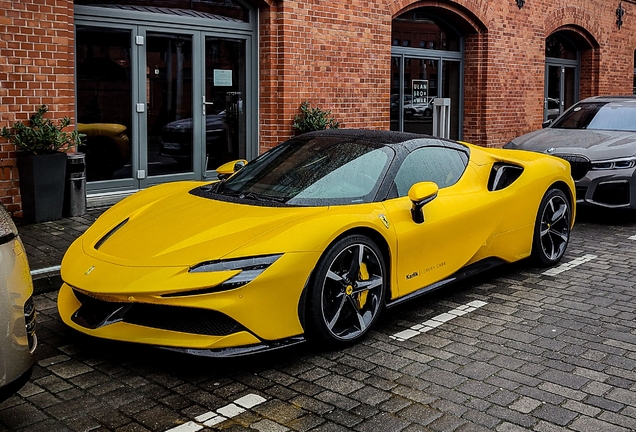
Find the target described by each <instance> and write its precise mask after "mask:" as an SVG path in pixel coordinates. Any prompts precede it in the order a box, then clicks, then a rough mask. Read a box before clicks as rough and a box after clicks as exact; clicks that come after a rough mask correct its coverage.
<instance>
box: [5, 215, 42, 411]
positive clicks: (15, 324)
mask: <svg viewBox="0 0 636 432" xmlns="http://www.w3.org/2000/svg"><path fill="white" fill-rule="evenodd" d="M0 281H2V282H1V285H0V402H1V401H3V400H5V399H6V398H8V397H9V396H11V395H12V394H13V393H15V392H16V391H18V390H19V389H20V388H21V387H22V386H23V385H24V384H25V383H26V382H27V381H28V379H29V377H30V376H31V370H32V367H33V364H34V352H35V348H36V345H37V338H36V336H35V306H34V304H33V282H32V281H31V274H30V271H29V263H28V261H27V257H26V253H25V251H24V246H23V245H22V241H21V240H20V238H19V237H18V230H17V228H16V226H15V224H14V223H13V220H12V219H11V216H10V215H9V213H8V212H7V211H6V209H5V208H4V206H3V205H1V204H0Z"/></svg>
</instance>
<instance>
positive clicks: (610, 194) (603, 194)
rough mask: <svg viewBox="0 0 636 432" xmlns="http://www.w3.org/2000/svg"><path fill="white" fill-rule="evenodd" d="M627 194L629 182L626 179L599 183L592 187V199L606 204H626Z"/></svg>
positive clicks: (627, 202)
mask: <svg viewBox="0 0 636 432" xmlns="http://www.w3.org/2000/svg"><path fill="white" fill-rule="evenodd" d="M629 195H630V192H629V182H627V181H624V182H623V181H619V182H608V183H600V184H599V185H598V186H596V189H594V196H593V197H592V200H593V201H594V202H597V203H601V204H608V205H628V204H629V201H630V200H629Z"/></svg>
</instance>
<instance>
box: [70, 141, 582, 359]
mask: <svg viewBox="0 0 636 432" xmlns="http://www.w3.org/2000/svg"><path fill="white" fill-rule="evenodd" d="M238 168H240V170H239V171H237V172H235V173H234V175H232V176H230V177H229V178H228V179H227V180H225V181H216V182H212V183H203V182H175V183H168V184H163V185H159V186H155V187H152V188H149V189H146V190H144V191H140V192H138V193H136V194H134V195H132V196H131V197H129V198H126V199H125V200H123V201H121V202H120V203H118V204H116V205H115V206H113V207H111V208H110V209H109V210H108V211H106V212H105V213H104V214H103V215H102V216H100V217H99V219H97V221H96V222H95V223H94V224H93V226H91V227H90V228H89V229H88V230H87V231H86V232H85V233H84V234H83V235H82V236H81V237H80V238H79V239H77V240H76V241H75V242H74V243H73V244H72V245H71V246H70V248H69V249H68V251H67V253H66V255H65V256H64V259H63V261H62V269H61V275H62V279H63V280H64V284H63V285H62V288H61V289H60V292H59V297H58V310H59V313H60V316H61V317H62V320H63V321H64V322H65V323H66V324H67V325H68V326H70V327H72V328H73V329H76V330H78V331H80V332H83V333H86V334H89V335H92V336H96V337H101V338H106V339H114V340H120V341H129V342H136V343H144V344H152V345H158V346H162V347H169V348H171V349H177V350H182V351H185V352H188V353H194V354H200V355H208V356H233V355H238V354H245V353H253V352H258V351H265V350H270V349H274V348H278V347H282V346H286V345H291V344H295V343H299V342H302V341H303V340H304V339H305V338H309V339H312V340H314V341H318V342H319V343H324V344H329V345H333V346H339V345H343V344H348V343H352V342H355V341H358V340H359V339H361V338H362V337H364V336H365V335H366V334H367V333H368V332H369V330H370V329H371V328H372V327H373V325H374V324H375V323H376V322H377V319H378V316H379V315H380V313H381V311H382V309H383V308H384V307H392V306H395V305H397V304H400V303H401V302H403V301H405V300H408V299H410V298H413V297H416V296H418V295H421V294H425V293H427V292H430V291H432V290H435V289H438V288H441V287H444V286H446V285H448V284H449V283H451V282H453V281H457V280H459V279H462V278H464V277H467V276H469V275H472V274H474V273H476V272H479V271H482V270H485V269H489V268H492V267H494V266H497V265H499V264H503V263H508V262H513V261H517V260H520V259H523V258H526V257H530V256H533V257H534V258H535V259H536V261H537V263H540V264H542V265H553V264H556V263H557V262H559V260H560V259H561V258H562V257H563V254H564V253H565V250H566V248H567V245H568V242H569V238H570V229H571V227H572V225H573V221H574V214H575V207H574V182H573V181H572V176H571V174H570V166H569V164H568V163H567V162H565V161H564V160H562V159H559V158H555V157H551V156H546V155H540V154H537V153H531V152H522V151H511V150H502V149H486V148H482V147H478V146H472V145H470V144H463V143H457V142H454V141H449V140H443V139H437V138H433V137H429V136H426V135H417V134H410V133H400V132H388V131H363V130H350V129H349V130H348V129H337V130H326V131H318V132H312V133H307V134H303V135H300V136H298V137H295V138H292V139H291V140H289V141H287V142H285V143H283V144H280V145H278V146H276V147H274V148H273V149H271V150H269V151H267V152H265V153H263V154H262V155H261V156H259V157H258V158H256V159H255V160H253V161H251V162H250V163H248V164H247V165H244V166H243V165H241V164H238V165H237V169H238Z"/></svg>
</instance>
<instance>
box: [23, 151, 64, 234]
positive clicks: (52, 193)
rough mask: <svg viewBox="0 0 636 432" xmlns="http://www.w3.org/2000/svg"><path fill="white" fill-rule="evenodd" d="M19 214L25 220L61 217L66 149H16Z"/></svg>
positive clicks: (41, 220)
mask: <svg viewBox="0 0 636 432" xmlns="http://www.w3.org/2000/svg"><path fill="white" fill-rule="evenodd" d="M17 159H18V172H19V174H20V194H21V196H22V215H23V218H24V220H25V221H28V222H46V221H52V220H57V219H61V218H62V208H63V205H64V180H65V175H66V153H60V152H57V153H52V154H44V155H32V154H28V153H24V152H18V157H17Z"/></svg>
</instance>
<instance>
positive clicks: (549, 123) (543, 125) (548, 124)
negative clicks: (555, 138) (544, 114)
mask: <svg viewBox="0 0 636 432" xmlns="http://www.w3.org/2000/svg"><path fill="white" fill-rule="evenodd" d="M553 121H554V120H553V119H550V120H546V121H544V122H543V123H541V127H542V128H543V129H545V128H547V127H548V126H550V125H551V124H552V122H553Z"/></svg>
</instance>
